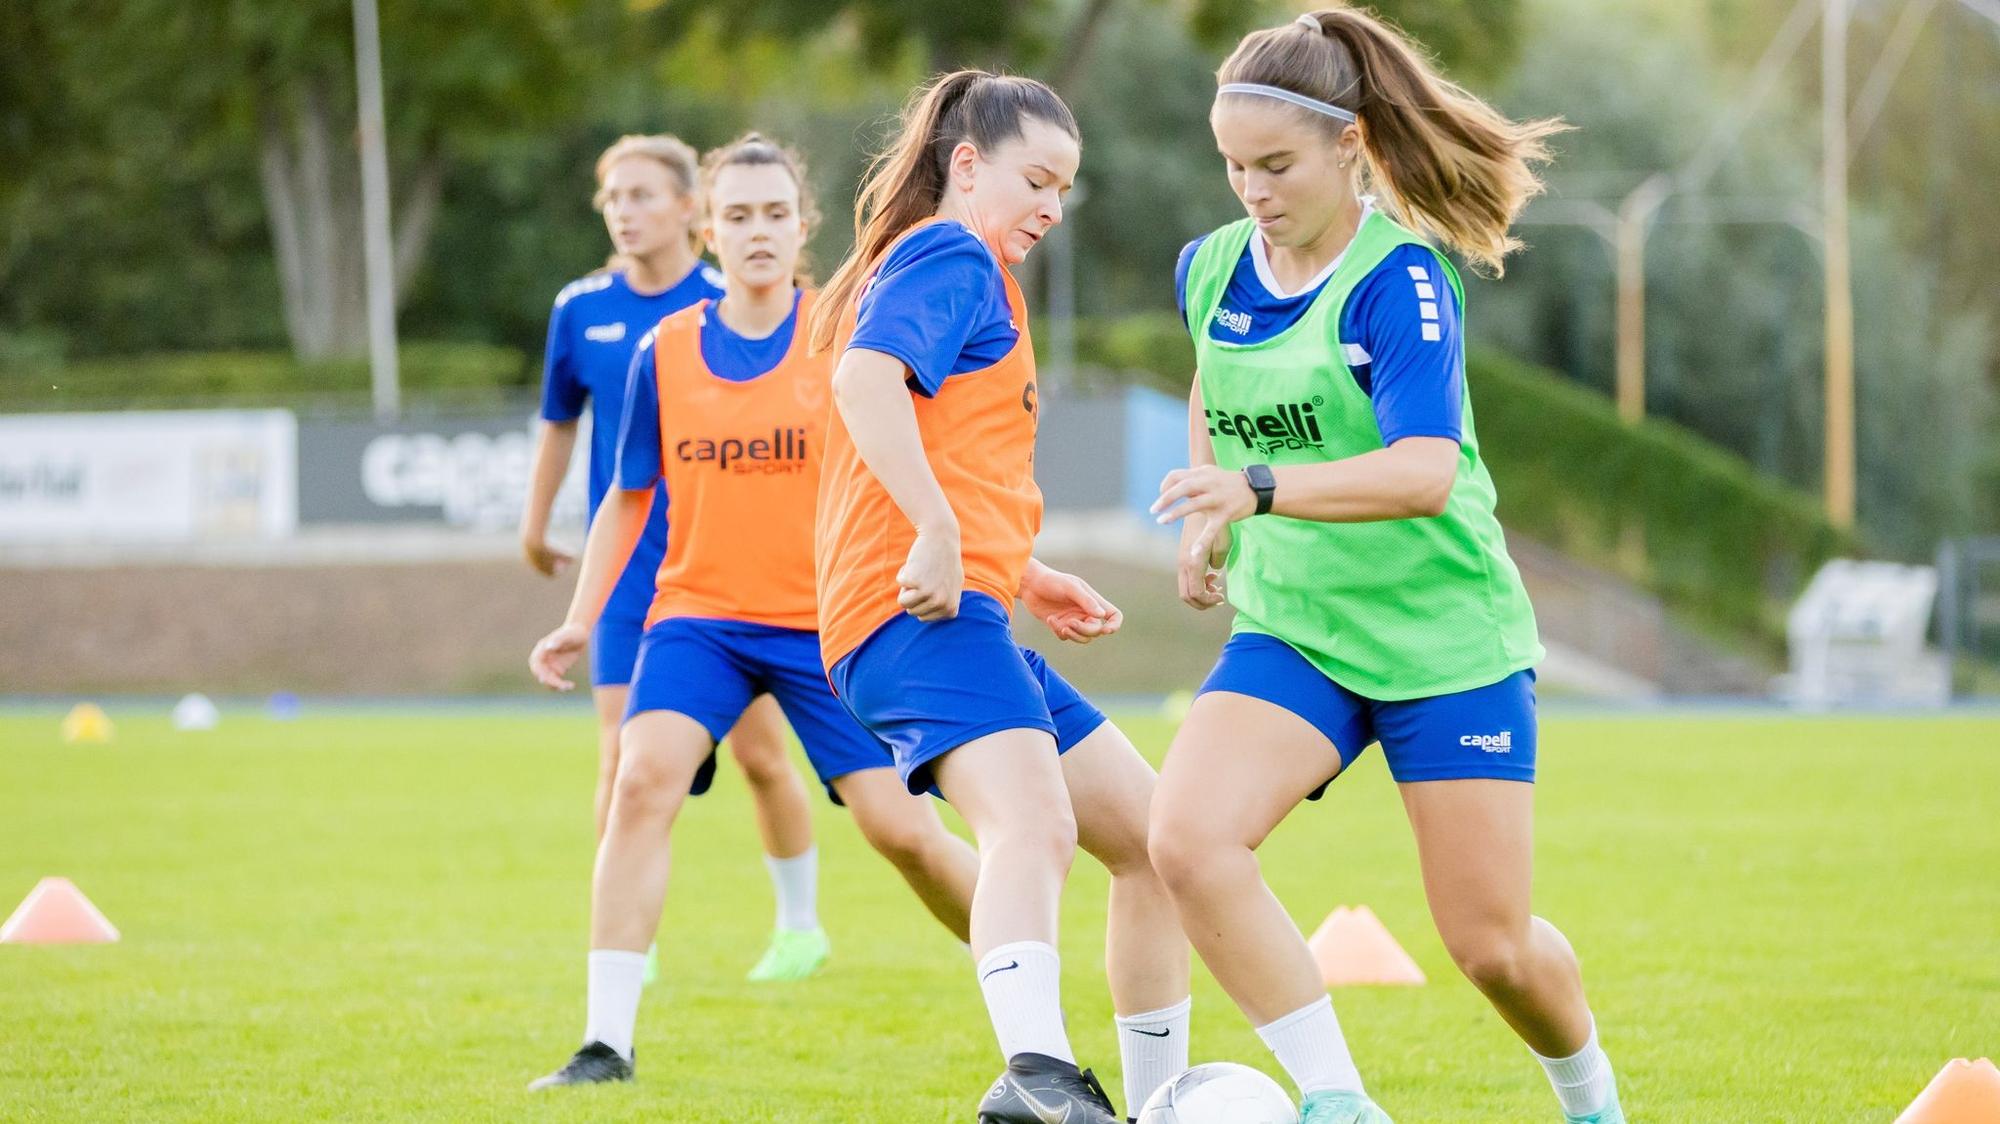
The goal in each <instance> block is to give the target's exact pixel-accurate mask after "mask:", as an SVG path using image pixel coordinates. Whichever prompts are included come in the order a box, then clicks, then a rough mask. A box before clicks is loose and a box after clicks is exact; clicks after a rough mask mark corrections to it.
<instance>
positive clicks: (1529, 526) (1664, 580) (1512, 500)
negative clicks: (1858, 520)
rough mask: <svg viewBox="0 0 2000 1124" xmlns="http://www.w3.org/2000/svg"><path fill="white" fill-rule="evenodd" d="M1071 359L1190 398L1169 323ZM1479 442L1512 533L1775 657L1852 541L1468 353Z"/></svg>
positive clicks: (1489, 358) (1638, 430) (1184, 346)
mask: <svg viewBox="0 0 2000 1124" xmlns="http://www.w3.org/2000/svg"><path fill="white" fill-rule="evenodd" d="M1077 340H1078V350H1079V352H1080V353H1081V354H1082V355H1084V356H1086V357H1088V359H1089V360H1090V362H1091V363H1093V364H1096V365H1098V366H1100V367H1101V368H1104V369H1105V370H1104V371H1100V372H1099V373H1097V374H1095V375H1093V376H1090V377H1089V378H1087V380H1086V381H1087V382H1101V381H1128V382H1140V383H1144V384H1147V385H1151V386H1155V387H1158V388H1159V389H1162V390H1165V391H1166V392H1168V393H1170V394H1174V395H1176V396H1178V395H1184V394H1186V393H1187V380H1188V376H1189V372H1191V371H1192V370H1193V369H1194V349H1193V347H1192V345H1191V344H1190V343H1189V342H1188V338H1187V332H1186V330H1185V329H1184V328H1183V327H1182V326H1181V322H1180V318H1179V317H1178V316H1177V315H1176V314H1174V313H1171V312H1168V313H1161V314H1147V315H1142V316H1134V317H1127V318H1124V319H1120V320H1115V321H1093V322H1086V323H1084V324H1081V325H1079V327H1078V331H1077ZM1467 379H1468V380H1469V381H1470V382H1471V384H1472V396H1473V402H1474V414H1475V418H1476V431H1477V434H1478V437H1479V441H1480V446H1481V451H1482V453H1483V454H1484V456H1485V458H1486V462H1487V465H1488V466H1489V468H1490V470H1491V471H1492V473H1493V478H1494V483H1495V485H1496V487H1497V488H1498V489H1499V492H1500V519H1501V521H1502V522H1503V523H1505V524H1506V525H1507V526H1508V527H1510V528H1512V529H1514V530H1517V531H1520V532H1521V533H1523V534H1525V535H1528V536H1529V537H1531V538H1534V539H1537V540H1539V541H1541V542H1544V543H1546V544H1548V545H1549V546H1552V547H1554V548H1556V549H1558V550H1561V551H1562V552H1564V553H1565V554H1568V555H1570V556H1572V557H1576V558H1579V559H1581V560H1583V561H1586V562H1589V563H1591V564H1593V565H1595V566H1598V567H1601V568H1604V569H1608V570H1611V571H1613V572H1616V573H1619V574H1621V575H1622V576H1624V577H1626V578H1628V579H1630V580H1632V581H1634V582H1635V583H1637V584H1639V585H1642V586H1644V587H1646V588H1649V589H1651V590H1653V591H1654V592H1656V593H1658V594H1659V595H1660V597H1661V598H1662V599H1663V600H1665V601H1666V602H1667V603H1668V604H1669V605H1671V606H1673V607H1674V608H1675V609H1677V610H1678V611H1680V612H1682V613H1684V614H1686V615H1687V616H1689V617H1690V618H1692V619H1693V620H1695V621H1696V622H1698V623H1701V624H1704V625H1706V626H1708V627H1709V628H1710V629H1712V630H1715V631H1720V632H1723V633H1730V634H1735V635H1737V636H1739V637H1741V636H1744V635H1745V634H1748V636H1749V637H1751V638H1753V639H1755V640H1756V641H1758V642H1759V643H1761V644H1765V645H1772V644H1774V643H1775V642H1776V641H1778V640H1780V639H1781V638H1782V636H1783V623H1784V620H1783V618H1784V610H1785V607H1786V606H1787V605H1789V604H1790V603H1791V601H1792V599H1793V598H1794V597H1795V596H1796V595H1797V594H1798V592H1799V590H1800V589H1801V588H1803V586H1804V584H1805V582H1806V580H1807V579H1809V578H1810V577H1811V576H1812V574H1813V572H1814V571H1816V570H1817V569H1818V568H1819V566H1820V564H1821V563H1822V562H1824V561H1826V560H1827V559H1828V558H1831V557H1834V556H1836V555H1840V554H1852V553H1856V552H1858V551H1859V550H1860V549H1861V545H1860V544H1859V543H1858V542H1857V541H1856V540H1855V539H1854V538H1853V537H1852V536H1850V535H1846V534H1844V533H1842V532H1840V531H1838V530H1836V529H1835V528H1834V527H1833V526H1832V524H1830V523H1829V522H1827V520H1826V518H1825V517H1824V516H1823V515H1822V514H1821V512H1820V509H1819V506H1818V504H1817V503H1815V502H1814V500H1813V499H1812V498H1811V497H1809V496H1806V495H1804V494H1802V493H1800V492H1798V491H1796V490H1794V489H1791V488H1789V487H1786V486H1784V485H1782V484H1778V483H1775V482H1773V481H1772V480H1770V479H1769V478H1767V477H1763V476H1760V475H1758V474H1757V473H1756V472H1755V471H1754V470H1753V469H1752V468H1751V467H1750V465H1749V463H1748V462H1747V461H1744V460H1742V459H1741V458H1739V457H1737V456H1735V455H1734V454H1732V453H1729V452H1727V451H1725V450H1723V449H1721V448H1719V447H1718V446H1716V445H1714V444H1711V443H1710V442H1708V441H1706V440H1704V439H1702V438H1701V437H1698V436H1696V435H1695V434H1693V433H1691V432H1689V431H1687V430H1685V429H1682V428H1681V427H1679V426H1676V425H1672V424H1670V423H1666V422H1660V421H1650V420H1649V421H1646V422H1643V423H1641V424H1640V425H1638V426H1628V425H1625V424H1624V423H1623V422H1621V421H1620V420H1619V419H1618V415H1617V412H1616V411H1615V410H1614V408H1613V407H1612V405H1611V403H1610V401H1609V400H1607V399H1606V398H1605V397H1604V396H1603V395H1601V394H1597V393H1595V392H1593V391H1590V390H1587V389H1585V388H1583V387H1580V386H1578V385H1576V384H1575V383H1573V382H1570V381H1569V380H1567V379H1564V378H1562V377H1561V376H1559V375H1557V374H1555V373H1554V372H1552V371H1548V370H1545V369H1542V368H1540V367H1535V366H1532V365H1529V364H1525V363H1521V362H1518V361H1516V360H1513V359H1510V358H1508V357H1506V356H1504V355H1500V354H1497V353H1494V352H1490V351H1482V350H1478V349H1475V350H1474V351H1473V352H1472V353H1471V354H1470V355H1469V356H1468V359H1467Z"/></svg>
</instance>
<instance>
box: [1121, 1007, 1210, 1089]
mask: <svg viewBox="0 0 2000 1124" xmlns="http://www.w3.org/2000/svg"><path fill="white" fill-rule="evenodd" d="M1193 1006H1194V1000H1193V999H1183V1000H1181V1001H1180V1002H1179V1003H1176V1004H1174V1005H1173V1006H1171V1007H1165V1008H1162V1009H1160V1010H1158V1011H1145V1012H1142V1013H1140V1014H1137V1015H1119V1016H1118V1018H1117V1020H1116V1022H1117V1023H1118V1054H1119V1056H1120V1057H1121V1058H1122V1059H1123V1060H1124V1063H1125V1111H1126V1112H1128V1113H1130V1114H1131V1115H1133V1116H1137V1115H1139V1110H1140V1109H1141V1108H1143V1107H1145V1104H1146V1101H1147V1100H1149V1099H1151V1097H1152V1095H1153V1091H1154V1090H1156V1089H1158V1088H1159V1087H1160V1086H1162V1085H1165V1084H1166V1083H1167V1082H1169V1081H1172V1080H1173V1079H1174V1078H1175V1077H1178V1076H1180V1072H1181V1071H1182V1070H1184V1069H1186V1068H1187V1067H1188V1011H1189V1010H1190V1009H1191V1008H1192V1007H1193Z"/></svg>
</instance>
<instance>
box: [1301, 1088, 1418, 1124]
mask: <svg viewBox="0 0 2000 1124" xmlns="http://www.w3.org/2000/svg"><path fill="white" fill-rule="evenodd" d="M1299 1124H1395V1122H1394V1121H1392V1120H1390V1119H1389V1114H1388V1113H1386V1112H1383V1111H1382V1109H1381V1108H1380V1106H1378V1105H1376V1103H1375V1102H1374V1101H1371V1100H1369V1099H1368V1095H1367V1094H1365V1093H1350V1092H1345V1091H1339V1092H1332V1093H1314V1094H1313V1095H1312V1096H1310V1097H1307V1098H1306V1103H1304V1104H1302V1105H1300V1106H1299Z"/></svg>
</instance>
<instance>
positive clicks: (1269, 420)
mask: <svg viewBox="0 0 2000 1124" xmlns="http://www.w3.org/2000/svg"><path fill="white" fill-rule="evenodd" d="M1324 405H1326V399H1324V398H1321V397H1319V396H1318V395H1314V396H1313V399H1312V401H1310V402H1284V403H1280V404H1279V405H1278V407H1277V408H1276V409H1274V410H1272V411H1270V412H1269V413H1260V414H1233V413H1230V412H1229V411H1228V410H1203V411H1202V413H1203V414H1204V415H1206V416H1207V418H1208V435H1209V436H1210V437H1234V438H1236V439H1237V440H1238V441H1241V442H1243V447H1244V448H1246V449H1255V450H1256V451H1257V452H1260V453H1276V452H1280V451H1283V450H1288V449H1319V448H1322V447H1324V446H1325V444H1326V436H1325V435H1324V434H1323V433H1321V432H1320V428H1319V412H1318V407H1320V406H1324Z"/></svg>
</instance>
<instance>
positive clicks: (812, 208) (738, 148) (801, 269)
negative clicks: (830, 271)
mask: <svg viewBox="0 0 2000 1124" xmlns="http://www.w3.org/2000/svg"><path fill="white" fill-rule="evenodd" d="M759 164H773V165H776V166H778V167H780V168H783V169H784V170H785V172H786V173H787V174H789V175H790V176H791V177H792V182H793V183H794V184H797V185H798V188H799V218H800V220H801V221H803V222H804V223H805V224H806V235H807V237H811V235H812V232H813V231H815V230H817V229H819V204H818V203H817V202H816V201H814V199H813V193H812V185H811V184H809V183H807V182H806V161H805V157H803V156H800V155H799V154H798V153H797V152H796V151H794V150H793V149H792V148H791V147H790V146H789V145H783V144H779V143H778V142H777V141H774V140H772V139H770V138H769V137H766V136H765V135H764V134H762V133H758V132H748V133H745V134H743V135H742V136H740V137H737V138H736V139H735V140H733V141H730V142H729V143H728V144H725V145H723V146H722V147H721V148H714V149H710V150H709V153H708V155H706V156H704V157H702V158H701V214H702V220H701V221H708V220H712V219H713V217H714V216H713V215H712V214H711V212H710V207H709V194H710V193H711V192H713V191H714V190H715V177H716V174H717V173H719V172H721V171H722V169H724V168H728V167H733V166H736V165H746V166H755V165H759ZM793 280H794V281H795V282H797V284H798V286H799V287H800V288H802V289H803V288H807V287H809V286H810V285H811V284H812V262H811V258H810V255H809V251H808V250H806V249H805V248H804V247H800V249H799V260H798V264H797V266H796V267H795V268H794V270H793Z"/></svg>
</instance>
